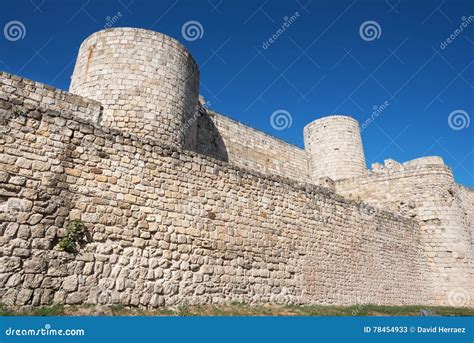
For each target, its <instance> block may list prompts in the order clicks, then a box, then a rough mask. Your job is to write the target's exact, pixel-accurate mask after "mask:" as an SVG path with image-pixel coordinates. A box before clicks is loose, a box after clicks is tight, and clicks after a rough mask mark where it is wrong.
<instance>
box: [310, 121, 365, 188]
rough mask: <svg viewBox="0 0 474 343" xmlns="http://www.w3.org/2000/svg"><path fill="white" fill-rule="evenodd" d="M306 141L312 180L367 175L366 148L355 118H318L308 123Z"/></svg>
mask: <svg viewBox="0 0 474 343" xmlns="http://www.w3.org/2000/svg"><path fill="white" fill-rule="evenodd" d="M304 142H305V149H306V151H307V152H308V153H309V156H310V175H311V176H312V179H313V181H316V180H318V179H320V178H323V177H330V178H331V179H333V180H341V179H347V178H351V177H357V176H362V175H365V170H366V167H365V156H364V149H363V147H362V139H361V136H360V129H359V123H358V122H357V121H356V120H355V119H353V118H351V117H346V116H341V115H335V116H329V117H324V118H321V119H318V120H315V121H313V122H311V123H309V124H308V125H306V126H305V128H304Z"/></svg>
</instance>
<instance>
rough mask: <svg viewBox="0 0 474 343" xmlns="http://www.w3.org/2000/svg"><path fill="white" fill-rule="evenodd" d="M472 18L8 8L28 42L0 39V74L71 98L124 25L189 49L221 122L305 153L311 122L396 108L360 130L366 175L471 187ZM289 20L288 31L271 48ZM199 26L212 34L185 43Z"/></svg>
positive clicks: (438, 6) (188, 8) (448, 5)
mask: <svg viewBox="0 0 474 343" xmlns="http://www.w3.org/2000/svg"><path fill="white" fill-rule="evenodd" d="M119 12H120V14H121V16H119V15H118V13H119ZM296 12H298V15H296ZM472 15H474V1H472V0H465V1H464V0H463V1H461V0H453V1H448V0H446V1H439V0H436V1H427V0H426V1H423V0H417V1H414V0H391V1H384V0H379V1H375V0H373V1H368V0H365V1H363V0H358V1H351V0H347V1H346V0H342V1H335V0H327V1H316V0H313V1H309V0H299V1H265V0H257V1H250V0H245V1H243V0H240V1H237V0H235V1H229V0H226V1H223V0H209V1H207V0H202V1H196V0H194V1H193V0H178V1H177V0H165V1H139V0H121V1H117V0H113V1H112V0H111V1H64V0H31V1H30V0H15V1H8V2H6V1H5V2H3V3H2V11H1V12H0V25H1V27H0V28H1V29H2V32H3V31H4V30H3V29H4V27H5V25H6V24H7V23H9V22H11V21H14V20H16V21H20V22H21V23H22V24H23V25H24V27H25V29H26V32H25V34H24V37H23V35H21V37H23V38H21V39H18V40H8V39H6V37H5V33H4V32H3V35H0V51H1V54H0V69H1V70H5V71H7V72H10V73H12V74H17V75H20V76H23V77H27V78H30V79H33V80H37V81H40V82H43V83H46V84H50V85H53V86H56V87H59V88H62V89H66V90H67V89H68V87H69V81H70V75H71V73H72V70H73V67H74V62H75V57H76V53H77V50H78V48H79V45H80V43H81V42H82V41H83V40H84V39H85V38H86V37H87V36H88V35H89V34H91V33H93V32H95V31H98V30H100V29H102V28H104V26H105V25H106V24H107V22H108V19H107V17H110V18H113V17H114V16H116V17H117V18H116V19H117V20H115V21H114V23H113V26H115V27H118V26H129V27H139V28H145V29H152V30H156V31H160V32H163V33H165V34H167V35H170V36H172V37H175V38H176V39H178V40H179V41H181V42H182V43H183V44H184V45H185V46H186V47H188V49H189V50H190V51H191V53H192V54H193V55H194V57H195V59H196V60H197V62H198V64H199V65H200V66H201V94H203V95H204V97H205V98H206V99H207V100H208V101H210V102H211V106H210V107H211V108H213V109H215V110H217V111H219V112H221V113H224V114H227V115H228V116H230V117H232V118H234V119H237V120H239V121H242V122H244V123H246V124H248V125H250V126H253V127H255V128H258V129H260V130H262V131H265V132H267V133H269V134H271V135H274V136H276V137H279V138H281V139H283V140H285V141H288V142H290V143H293V144H295V145H298V146H303V138H302V137H303V135H302V131H303V127H304V126H305V125H306V124H307V123H309V122H310V121H312V120H314V119H317V118H319V117H322V116H325V115H330V114H347V115H351V116H353V117H355V118H356V119H358V120H359V121H360V122H361V123H363V122H364V121H365V120H366V119H367V118H370V116H371V114H372V112H373V111H374V106H379V108H380V106H381V105H382V104H384V103H385V102H387V103H386V104H388V106H387V105H386V106H385V107H386V108H385V109H384V110H383V111H382V112H381V113H380V114H379V115H378V116H377V117H375V120H373V121H372V122H371V123H370V124H369V125H367V127H365V129H364V130H363V134H362V138H363V141H364V145H365V152H366V157H367V163H368V165H370V164H371V163H373V162H377V161H379V162H380V161H383V160H384V159H385V158H394V159H395V160H398V161H401V162H404V161H407V160H410V159H413V158H417V157H420V156H426V155H440V156H442V157H443V158H444V159H445V161H446V163H448V164H449V165H450V166H451V167H452V168H453V170H454V174H455V177H456V179H457V181H458V182H460V183H463V184H465V185H469V186H471V187H474V168H473V167H474V134H473V133H474V123H472V122H470V121H471V119H472V120H474V118H473V117H474V96H473V95H474V89H473V86H474V63H473V56H474V54H473V51H474V18H473V17H471V18H470V19H469V16H472ZM292 16H293V18H292V19H291V17H292ZM285 17H288V20H289V21H290V22H291V24H290V25H289V26H288V27H287V28H285V31H284V32H283V33H281V34H277V36H278V37H277V39H276V40H275V41H274V42H273V43H271V44H270V46H269V47H267V49H264V47H263V45H264V42H267V41H268V39H269V38H270V37H271V36H273V34H275V33H276V32H277V30H278V29H279V28H281V27H282V25H283V24H284V22H285V19H284V18H285ZM463 17H464V18H463ZM110 18H109V19H110ZM191 20H194V21H198V22H199V23H200V24H201V26H202V28H203V34H202V37H200V38H199V39H196V40H192V41H188V40H186V39H185V38H184V37H183V35H182V27H183V25H184V24H185V23H186V22H188V21H191ZM109 21H110V20H109ZM367 21H373V22H376V23H377V24H378V26H379V28H380V30H379V29H378V28H377V27H376V31H377V32H376V35H375V36H371V35H362V36H361V34H360V27H361V25H362V24H363V23H365V22H367ZM463 22H464V24H465V25H464V27H463V29H462V31H459V28H460V27H461V26H462V23H463ZM457 29H458V32H457V33H456V30H457ZM369 31H370V30H369ZM369 33H370V32H369ZM12 34H13V33H12ZM451 35H453V40H452V41H451V42H450V43H444V45H443V44H442V43H443V42H445V41H446V40H447V39H448V38H449V37H450V36H451ZM363 37H364V38H365V39H363ZM11 38H13V39H16V38H18V37H15V36H10V39H11ZM373 38H375V39H373ZM441 45H443V46H441ZM277 110H285V111H288V112H289V113H290V115H291V119H292V123H291V126H290V127H288V128H285V129H283V130H276V129H275V128H274V127H272V125H271V121H270V118H271V115H272V113H273V112H275V111H277ZM459 110H460V111H461V112H459ZM453 111H458V112H454V114H453V115H452V116H451V118H453V117H454V118H455V119H454V120H453V121H452V123H451V124H452V125H451V126H450V125H449V122H448V118H449V115H450V113H452V112H453ZM463 120H464V121H463ZM467 120H469V122H470V125H469V126H467V127H466V125H467ZM451 127H454V128H457V129H458V130H454V129H452V128H451Z"/></svg>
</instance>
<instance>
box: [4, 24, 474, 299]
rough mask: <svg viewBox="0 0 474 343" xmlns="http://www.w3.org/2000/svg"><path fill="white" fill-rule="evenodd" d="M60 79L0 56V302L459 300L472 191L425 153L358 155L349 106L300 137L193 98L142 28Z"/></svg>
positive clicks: (109, 37)
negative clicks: (74, 232)
mask: <svg viewBox="0 0 474 343" xmlns="http://www.w3.org/2000/svg"><path fill="white" fill-rule="evenodd" d="M71 91H73V92H74V93H77V94H79V95H83V96H86V97H87V98H84V97H81V96H78V95H73V94H71V93H68V92H63V91H59V90H56V89H54V88H52V87H49V86H45V85H42V84H40V83H37V82H33V81H30V80H26V79H22V78H19V77H16V76H12V75H9V74H6V73H0V124H1V125H0V296H1V298H2V302H6V303H7V304H15V305H40V304H51V303H67V304H76V303H82V302H87V303H92V304H95V303H103V304H112V303H116V304H123V305H132V306H143V307H156V306H160V305H164V304H166V305H173V304H192V303H223V302H230V301H245V302H252V303H258V302H260V303H263V302H269V301H271V302H278V303H312V304H337V305H346V304H358V303H377V304H389V305H401V304H431V305H453V304H454V305H457V304H460V305H471V306H472V301H473V300H474V289H473V286H472V285H473V284H474V282H473V281H474V272H473V262H474V261H473V250H472V248H473V245H472V244H473V237H474V234H473V223H474V217H473V213H474V191H473V190H472V189H470V188H468V187H463V186H460V185H457V184H456V183H455V181H454V179H453V176H452V173H451V171H450V169H449V168H448V167H447V166H446V165H444V162H443V161H442V159H441V158H439V157H424V158H420V159H416V160H413V161H409V162H406V163H404V164H400V163H398V162H396V161H393V160H386V161H385V163H384V165H381V164H374V165H373V168H372V169H370V170H366V167H365V157H364V151H363V146H362V141H361V136H360V130H359V126H358V123H357V122H356V121H355V120H354V119H353V118H350V117H346V116H340V115H337V116H330V117H326V118H323V119H318V120H316V121H314V122H312V123H310V124H308V125H307V126H306V127H305V130H304V138H305V149H300V148H298V147H295V146H292V145H290V144H287V143H285V142H282V141H280V140H278V139H276V138H273V137H271V136H269V135H266V134H264V133H262V132H259V131H257V130H255V129H252V128H250V127H248V126H246V125H243V124H241V123H238V122H236V121H234V120H232V119H230V118H227V117H225V116H222V115H220V114H218V113H215V112H213V111H209V110H205V109H203V108H202V107H201V106H198V91H199V70H198V68H197V65H196V63H195V62H194V60H193V59H192V56H191V55H190V54H189V52H188V51H187V50H186V49H185V48H184V47H183V46H181V45H180V44H179V43H178V42H177V41H175V40H174V39H171V38H169V37H167V36H164V35H162V34H159V33H156V32H150V31H146V30H139V29H130V28H117V29H110V30H104V31H101V32H98V33H95V34H93V35H91V36H90V37H89V38H88V39H86V41H85V42H84V43H83V44H82V45H81V48H80V51H79V56H78V60H77V62H76V67H75V69H74V75H73V78H72V84H71ZM89 98H90V99H89ZM91 99H93V100H91ZM317 185H323V186H324V187H320V186H317ZM74 219H80V220H82V221H83V222H84V223H85V224H86V226H87V228H88V231H89V235H88V236H87V239H86V240H85V241H84V242H82V243H83V244H82V246H81V248H80V250H79V252H78V253H77V254H73V253H66V252H62V251H60V250H59V249H58V242H59V240H60V239H61V238H62V237H64V235H65V229H66V227H67V225H68V224H69V223H70V222H71V221H72V220H74ZM460 300H461V301H460Z"/></svg>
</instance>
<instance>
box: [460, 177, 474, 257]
mask: <svg viewBox="0 0 474 343" xmlns="http://www.w3.org/2000/svg"><path fill="white" fill-rule="evenodd" d="M458 192H459V194H460V196H461V199H462V205H463V209H464V214H465V215H466V217H467V223H468V227H470V228H471V244H473V250H474V189H472V188H470V187H466V186H463V185H458Z"/></svg>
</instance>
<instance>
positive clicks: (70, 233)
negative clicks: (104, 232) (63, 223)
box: [59, 219, 87, 253]
mask: <svg viewBox="0 0 474 343" xmlns="http://www.w3.org/2000/svg"><path fill="white" fill-rule="evenodd" d="M86 235H87V228H86V225H85V224H84V222H83V221H82V220H80V219H74V220H73V221H71V222H70V223H69V225H68V226H67V228H66V236H64V237H63V238H62V239H61V240H60V241H59V250H62V251H66V252H70V253H72V252H76V251H77V249H78V247H79V246H80V243H81V242H82V241H85V240H86Z"/></svg>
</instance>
